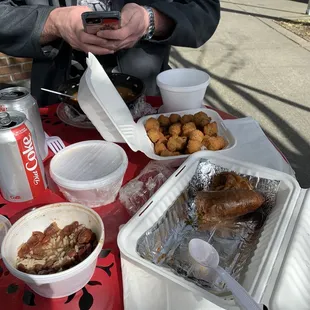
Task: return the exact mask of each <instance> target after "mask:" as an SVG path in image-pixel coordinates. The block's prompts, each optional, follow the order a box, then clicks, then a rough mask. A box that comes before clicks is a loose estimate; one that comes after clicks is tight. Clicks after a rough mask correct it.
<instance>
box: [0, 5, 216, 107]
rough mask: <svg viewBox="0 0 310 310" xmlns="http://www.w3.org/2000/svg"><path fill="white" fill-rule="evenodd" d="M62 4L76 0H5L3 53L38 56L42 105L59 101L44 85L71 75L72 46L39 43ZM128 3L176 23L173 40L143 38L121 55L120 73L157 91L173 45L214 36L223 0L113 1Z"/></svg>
mask: <svg viewBox="0 0 310 310" xmlns="http://www.w3.org/2000/svg"><path fill="white" fill-rule="evenodd" d="M61 2H65V3H66V5H67V6H70V5H73V4H74V3H76V1H73V0H65V1H58V0H24V1H23V0H14V1H7V0H0V52H3V53H5V54H8V55H11V56H16V57H30V58H33V59H34V62H33V69H32V78H31V82H32V83H31V91H32V94H33V95H34V96H35V97H36V98H37V99H38V101H39V104H40V105H41V106H45V105H48V104H51V103H55V102H57V100H58V98H57V97H55V96H53V95H49V94H47V93H43V92H41V91H40V88H41V87H46V88H52V89H56V88H57V87H58V86H59V85H60V84H61V83H62V82H63V81H64V80H66V79H67V78H68V76H69V67H70V64H71V58H72V49H71V47H70V46H69V45H68V44H67V43H66V42H64V41H62V40H57V41H55V42H52V43H51V44H50V45H48V46H44V47H42V46H41V45H40V43H39V39H40V34H41V32H42V29H43V27H44V24H45V21H46V19H47V17H48V15H49V13H50V12H51V11H52V10H53V9H54V7H57V6H60V3H61ZM127 2H136V3H138V4H140V5H149V6H151V7H153V8H155V9H157V10H158V11H160V12H162V13H163V14H165V15H167V16H168V17H170V18H171V19H173V20H174V21H175V25H176V26H175V28H174V31H173V33H172V34H171V36H170V37H169V38H167V39H165V40H161V41H156V40H152V41H149V42H146V41H141V42H139V43H138V44H137V45H136V46H135V47H134V48H131V49H128V50H122V51H120V52H118V53H117V64H118V67H119V69H120V71H121V72H124V73H128V74H132V75H134V76H137V77H139V78H141V79H143V80H144V82H145V83H146V86H147V94H149V95H153V94H155V92H156V86H155V78H156V75H157V74H158V73H159V72H161V71H163V70H165V69H167V68H168V60H169V51H170V46H171V45H174V46H184V47H192V48H196V47H199V46H201V45H203V44H204V43H205V42H206V41H207V40H209V39H210V37H211V36H212V35H213V33H214V32H215V30H216V27H217V25H218V23H219V20H220V4H219V0H174V1H173V2H171V1H170V0H136V1H135V0H133V1H130V0H129V1H128V0H116V1H115V0H112V3H115V4H114V7H113V9H114V10H120V9H121V7H122V6H123V5H124V4H126V3H127ZM24 4H27V5H24ZM83 57H84V55H83Z"/></svg>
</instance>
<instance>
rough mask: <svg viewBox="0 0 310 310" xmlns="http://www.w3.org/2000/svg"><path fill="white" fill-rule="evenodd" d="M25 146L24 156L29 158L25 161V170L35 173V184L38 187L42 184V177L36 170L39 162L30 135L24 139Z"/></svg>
mask: <svg viewBox="0 0 310 310" xmlns="http://www.w3.org/2000/svg"><path fill="white" fill-rule="evenodd" d="M23 146H24V150H23V155H24V156H26V157H27V160H26V161H25V168H26V169H27V170H28V171H30V172H32V173H33V183H34V184H35V185H38V184H39V183H40V176H39V173H38V171H37V170H36V169H37V167H38V160H37V154H36V152H35V148H34V145H33V140H32V137H31V135H30V134H29V135H28V136H25V137H24V138H23Z"/></svg>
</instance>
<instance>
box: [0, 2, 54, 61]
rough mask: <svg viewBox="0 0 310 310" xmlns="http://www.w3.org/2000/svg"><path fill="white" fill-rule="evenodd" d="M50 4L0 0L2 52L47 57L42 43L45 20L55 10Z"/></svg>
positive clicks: (0, 41)
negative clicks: (16, 4) (19, 3)
mask: <svg viewBox="0 0 310 310" xmlns="http://www.w3.org/2000/svg"><path fill="white" fill-rule="evenodd" d="M53 9H54V8H53V7H49V6H39V5H35V6H31V5H25V6H15V5H14V4H12V1H5V0H0V52H2V53H5V54H8V55H11V56H15V57H29V58H37V59H43V58H46V56H45V54H44V53H43V50H42V47H41V45H40V36H41V33H42V31H43V28H44V25H45V22H46V20H47V18H48V16H49V14H50V12H51V11H52V10H53Z"/></svg>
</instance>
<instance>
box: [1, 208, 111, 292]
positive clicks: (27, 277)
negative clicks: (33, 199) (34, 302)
mask: <svg viewBox="0 0 310 310" xmlns="http://www.w3.org/2000/svg"><path fill="white" fill-rule="evenodd" d="M73 221H78V222H79V223H80V224H84V225H85V226H86V227H87V228H90V229H91V230H92V231H93V232H94V233H95V234H96V236H97V239H98V245H97V246H96V248H95V249H94V250H93V252H92V253H91V254H90V255H89V256H88V257H87V258H86V259H85V260H83V261H82V262H81V263H79V264H77V265H76V266H74V267H72V268H70V269H68V270H65V271H61V272H58V273H54V274H48V275H33V274H27V273H24V272H21V271H19V270H18V269H16V258H17V252H18V249H19V247H20V246H21V245H22V244H23V243H24V242H26V241H27V240H28V239H29V238H30V236H31V234H32V232H33V231H44V230H45V229H46V228H47V227H48V226H49V225H50V224H51V223H52V222H56V223H57V225H58V226H59V227H60V228H63V227H64V226H66V225H69V224H71V223H72V222H73ZM104 236H105V233H104V226H103V223H102V220H101V218H100V216H99V215H98V214H97V213H96V212H95V211H93V210H92V209H90V208H87V207H84V206H82V205H80V204H74V203H55V204H51V205H47V206H45V207H42V208H39V209H37V210H34V211H32V212H30V213H27V215H25V216H23V217H22V218H20V219H19V220H18V221H17V222H16V223H15V224H14V225H13V226H12V227H11V228H10V230H9V231H8V233H7V234H6V236H5V238H4V240H3V243H2V246H1V253H2V259H3V262H4V264H5V265H6V267H7V268H8V270H9V271H10V272H11V274H12V275H14V276H15V277H17V278H18V279H21V280H23V281H24V282H25V283H27V285H28V286H29V287H30V288H31V289H32V290H34V291H35V292H36V293H38V294H39V295H41V296H43V297H46V298H60V297H65V296H69V295H71V294H73V293H75V292H77V291H79V290H80V289H81V288H82V287H84V286H85V285H86V283H88V281H89V280H90V278H91V277H92V275H93V273H94V271H95V268H96V262H97V258H98V255H99V253H100V251H101V249H102V246H103V243H104Z"/></svg>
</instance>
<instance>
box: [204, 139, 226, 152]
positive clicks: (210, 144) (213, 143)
mask: <svg viewBox="0 0 310 310" xmlns="http://www.w3.org/2000/svg"><path fill="white" fill-rule="evenodd" d="M204 145H205V146H206V148H207V149H208V150H210V151H218V150H222V149H223V148H224V147H225V146H226V141H225V139H224V138H223V137H221V136H217V137H209V138H208V139H206V140H204Z"/></svg>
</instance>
